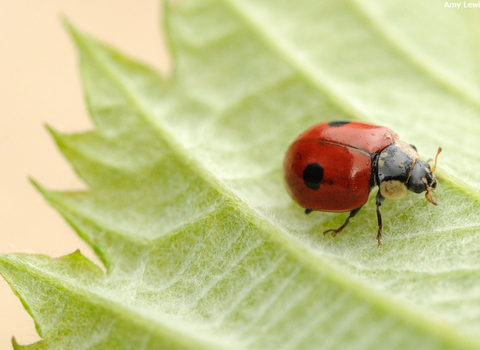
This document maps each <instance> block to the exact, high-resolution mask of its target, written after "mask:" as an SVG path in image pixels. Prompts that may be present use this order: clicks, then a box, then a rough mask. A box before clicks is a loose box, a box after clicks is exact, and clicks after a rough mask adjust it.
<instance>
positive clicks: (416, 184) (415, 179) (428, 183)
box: [407, 160, 437, 205]
mask: <svg viewBox="0 0 480 350" xmlns="http://www.w3.org/2000/svg"><path fill="white" fill-rule="evenodd" d="M433 171H434V170H432V169H430V164H428V163H427V162H424V161H423V160H417V161H416V162H415V164H414V166H413V169H412V173H411V174H410V177H409V178H408V181H407V188H408V189H409V190H410V191H413V192H415V193H422V192H425V191H427V193H426V194H425V197H426V198H427V200H428V201H429V202H430V203H432V204H435V205H437V202H436V201H435V199H434V198H433V196H432V190H434V189H435V188H436V187H437V179H436V178H435V175H434V174H433Z"/></svg>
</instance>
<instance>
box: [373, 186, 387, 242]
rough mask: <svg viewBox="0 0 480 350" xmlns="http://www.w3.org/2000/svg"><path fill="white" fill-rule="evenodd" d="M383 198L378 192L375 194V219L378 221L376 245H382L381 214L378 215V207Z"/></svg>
mask: <svg viewBox="0 0 480 350" xmlns="http://www.w3.org/2000/svg"><path fill="white" fill-rule="evenodd" d="M384 199H385V198H383V196H382V195H381V194H380V190H379V191H378V193H377V198H376V201H375V204H376V205H377V219H378V234H377V241H378V245H380V244H382V214H380V206H381V205H382V202H383V200H384Z"/></svg>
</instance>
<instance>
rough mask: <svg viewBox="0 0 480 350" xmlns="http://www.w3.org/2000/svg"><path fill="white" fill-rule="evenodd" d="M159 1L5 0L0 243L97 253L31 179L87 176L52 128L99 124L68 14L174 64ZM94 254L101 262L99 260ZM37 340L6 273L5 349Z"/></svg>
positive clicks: (1, 313) (123, 45) (1, 333)
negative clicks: (76, 169)
mask: <svg viewBox="0 0 480 350" xmlns="http://www.w3.org/2000/svg"><path fill="white" fill-rule="evenodd" d="M160 7H161V6H160V2H159V1H157V0H142V1H138V0H101V1H99V0H68V1H60V0H0V33H1V34H0V164H1V165H0V252H1V253H5V252H34V253H42V254H47V255H50V256H53V257H58V256H61V255H65V254H68V253H71V252H73V251H74V250H76V249H77V248H80V250H81V251H82V253H84V254H85V255H86V256H87V257H89V258H91V259H95V258H94V255H93V253H92V251H91V249H89V248H88V247H87V246H86V244H85V243H83V241H81V240H80V239H79V238H78V237H77V236H76V234H75V233H74V232H73V230H72V229H70V227H69V226H67V224H66V223H65V222H64V221H63V220H62V219H61V217H60V216H59V215H58V214H57V213H56V212H55V211H53V210H52V209H51V208H49V207H48V206H47V204H46V203H45V201H44V200H43V199H42V198H41V196H40V195H39V194H38V193H37V192H36V191H35V189H34V188H33V187H32V185H30V183H29V182H28V177H29V176H31V177H33V178H35V179H36V180H37V181H39V182H40V183H41V184H43V185H44V186H46V187H47V188H54V189H77V188H81V187H82V184H81V182H80V181H79V180H77V179H76V177H75V175H74V173H73V171H72V169H71V168H70V166H69V165H68V164H67V163H66V161H65V160H64V159H63V158H62V156H61V155H60V153H59V151H58V150H57V149H56V147H55V145H54V143H53V142H52V139H51V137H50V136H49V135H48V133H47V131H46V130H45V128H44V124H49V125H51V126H53V127H54V128H55V129H57V130H59V131H66V132H73V131H81V130H85V129H87V128H90V127H91V123H90V121H89V118H88V114H87V112H86V108H85V104H84V102H83V98H82V91H81V87H80V80H79V77H78V70H77V61H76V51H75V48H74V46H73V45H72V42H71V40H70V38H69V37H68V34H67V33H66V31H65V30H64V28H63V27H62V24H61V22H60V18H61V16H65V17H67V18H68V19H69V20H70V21H71V22H72V23H74V24H75V25H76V26H77V27H78V28H80V29H82V30H84V31H86V32H89V33H91V34H93V35H94V36H96V37H97V38H100V39H102V40H104V41H106V42H109V43H111V44H112V45H114V46H116V47H117V48H120V49H121V50H122V51H124V52H126V53H127V54H128V55H130V56H133V57H136V58H138V59H140V60H142V61H144V62H147V63H148V64H150V65H151V66H154V67H156V68H157V69H158V70H163V71H164V72H165V71H166V70H167V69H168V66H169V64H168V58H167V54H166V52H165V49H164V47H165V45H164V40H163V38H162V36H161V34H160V29H159V28H161V26H160V25H159V18H160V10H161V8H160ZM95 261H98V260H96V259H95ZM12 336H15V338H16V339H17V341H18V342H19V343H21V344H26V343H31V342H33V341H36V340H38V339H39V338H38V335H37V334H36V331H35V328H34V324H33V321H32V320H31V318H30V316H29V315H28V314H27V313H26V312H25V311H24V309H23V307H22V305H21V304H20V302H19V301H18V299H17V298H16V297H15V296H14V295H13V293H12V291H11V290H10V289H9V287H8V286H7V285H6V283H5V282H4V281H3V280H1V281H0V349H11V337H12Z"/></svg>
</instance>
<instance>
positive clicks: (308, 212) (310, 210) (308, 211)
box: [305, 209, 313, 214]
mask: <svg viewBox="0 0 480 350" xmlns="http://www.w3.org/2000/svg"><path fill="white" fill-rule="evenodd" d="M312 211H313V209H305V214H310V213H311V212H312Z"/></svg>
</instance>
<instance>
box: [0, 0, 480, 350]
mask: <svg viewBox="0 0 480 350" xmlns="http://www.w3.org/2000/svg"><path fill="white" fill-rule="evenodd" d="M444 5H445V4H444V3H439V2H438V1H433V0H431V1H423V2H422V3H421V4H420V3H417V2H414V1H407V0H398V1H393V2H388V3H384V2H382V1H379V0H374V1H369V2H366V1H363V0H354V1H307V0H299V1H295V2H279V1H272V0H255V1H253V0H180V1H175V2H174V3H172V4H170V5H167V8H166V19H165V22H166V27H167V34H168V37H169V39H170V47H171V50H172V53H173V56H174V66H175V69H174V72H173V73H172V77H171V78H169V79H166V80H165V79H162V78H161V77H159V76H158V75H157V74H156V73H154V72H153V71H151V70H150V69H149V68H148V67H145V66H144V65H141V64H139V63H136V62H133V61H132V60H130V59H128V58H126V57H125V56H123V55H122V54H120V53H118V52H117V51H115V50H113V49H111V48H109V47H108V46H106V45H103V44H101V43H99V42H97V41H95V40H94V39H91V38H90V37H88V36H85V35H83V34H81V33H79V32H78V31H76V30H75V29H71V32H72V36H73V38H74V39H75V42H76V43H77V46H78V48H79V52H80V66H81V73H82V79H83V84H84V89H85V95H86V101H87V103H88V107H89V110H90V112H91V116H92V119H93V121H94V122H95V125H96V127H97V128H96V129H95V130H94V131H91V132H87V133H83V134H76V135H65V134H62V133H61V132H58V131H55V130H54V129H51V133H52V135H53V137H54V138H55V140H56V142H57V144H58V146H59V147H60V149H61V151H62V152H63V154H64V155H65V156H66V158H67V159H68V161H69V162H70V163H71V164H72V165H73V167H74V168H75V170H76V172H77V174H78V176H79V177H80V178H81V179H82V180H83V181H84V182H85V183H86V184H87V185H88V186H89V191H87V192H56V191H51V190H47V189H44V188H42V187H41V185H38V184H36V186H37V187H38V188H39V190H40V191H41V192H42V193H43V195H44V196H45V198H46V199H47V200H48V202H49V203H50V204H51V205H52V206H53V207H55V208H56V209H57V210H58V211H59V213H60V214H61V215H63V217H64V218H65V219H66V220H67V221H68V222H69V223H70V224H71V225H72V227H73V228H74V229H75V230H76V231H77V233H78V234H79V235H80V236H81V237H82V238H83V239H84V240H85V241H86V242H87V243H88V244H90V245H91V246H92V248H93V249H94V250H95V252H96V253H97V254H98V256H99V257H100V258H101V260H102V262H103V263H104V265H105V267H106V273H105V274H104V273H103V272H102V271H101V269H100V268H98V267H96V266H95V265H94V264H93V263H91V262H90V261H88V260H87V259H86V258H84V257H83V256H82V255H81V253H79V252H75V253H73V254H71V255H69V256H66V257H63V258H60V259H50V258H48V257H45V256H39V255H25V254H9V255H2V256H1V257H0V272H1V274H2V275H3V276H4V278H5V279H6V280H7V282H8V283H9V284H10V286H11V287H12V289H13V290H14V291H15V293H16V294H17V295H18V296H19V298H20V299H21V300H22V302H23V304H24V306H25V307H26V309H27V310H28V311H29V312H30V314H31V315H32V317H33V318H34V320H35V322H36V327H37V330H38V332H39V334H40V336H41V337H42V339H43V340H41V341H40V342H38V343H36V344H32V345H28V346H20V345H18V344H16V343H14V346H15V347H16V348H18V349H330V348H332V349H353V348H355V349H445V348H451V349H463V348H465V349H478V348H479V347H480V338H479V334H480V332H479V331H480V303H479V293H480V278H479V277H480V255H479V254H478V251H479V249H480V231H479V227H480V219H479V215H478V213H479V209H480V204H479V203H478V198H479V190H480V162H479V158H480V156H479V155H478V152H477V150H478V149H480V138H479V137H478V135H479V132H480V87H479V79H478V78H479V62H480V61H479V59H478V57H479V55H480V51H479V40H478V39H479V33H480V32H479V27H478V19H479V18H478V14H477V13H476V12H474V11H475V10H474V9H460V10H453V9H449V8H445V7H444ZM332 119H359V120H366V121H371V122H375V123H378V124H382V125H385V126H388V127H390V128H392V129H393V130H395V131H396V132H397V133H398V134H399V135H400V136H401V137H402V139H403V140H405V141H407V142H409V143H414V144H415V145H416V146H417V147H418V149H419V151H420V153H421V155H422V156H423V157H424V158H425V159H428V158H429V157H433V156H434V155H435V152H436V149H437V147H438V146H442V147H443V149H444V152H443V153H442V155H441V156H440V158H439V170H438V172H439V175H440V184H439V187H438V190H437V191H436V198H437V201H438V202H439V206H438V207H433V206H431V205H429V204H428V203H427V202H426V201H425V200H424V198H423V196H416V195H414V194H410V195H409V197H408V198H407V199H406V200H403V201H401V202H388V201H386V202H385V204H384V205H383V206H382V212H383V215H384V219H385V222H384V241H383V242H384V245H383V246H381V247H377V245H376V241H375V236H376V218H375V213H374V212H375V206H374V203H373V201H372V198H371V199H370V201H369V202H368V204H367V206H366V208H365V209H364V210H362V212H361V213H359V214H358V215H357V216H356V217H355V218H354V220H352V223H351V224H350V225H349V226H348V228H347V229H346V230H345V231H344V232H342V233H341V234H340V235H339V236H337V237H336V238H335V239H332V238H331V237H329V236H326V237H323V235H322V234H321V232H323V231H324V230H325V229H326V228H331V227H336V226H337V225H339V224H340V223H341V222H343V220H344V219H345V214H331V213H314V214H311V215H309V216H308V217H307V216H305V215H304V214H303V210H302V209H301V208H300V207H298V206H297V205H295V204H294V203H293V202H292V200H291V199H290V198H289V197H288V195H287V193H286V191H285V189H284V184H283V179H282V171H281V164H282V161H283V156H284V152H285V150H286V148H287V147H288V145H289V143H290V142H291V141H292V140H293V139H294V138H295V137H296V136H297V135H298V133H300V132H301V131H303V130H304V129H305V128H306V127H308V126H310V125H312V124H314V123H317V122H320V121H325V120H332ZM372 197H373V196H372Z"/></svg>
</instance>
